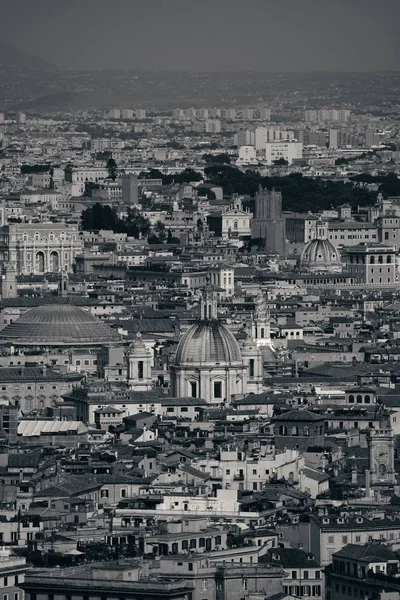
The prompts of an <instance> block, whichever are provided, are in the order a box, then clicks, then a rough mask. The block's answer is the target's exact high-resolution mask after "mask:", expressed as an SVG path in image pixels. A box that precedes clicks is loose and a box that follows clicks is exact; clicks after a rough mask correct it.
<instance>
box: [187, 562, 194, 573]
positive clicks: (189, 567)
mask: <svg viewBox="0 0 400 600" xmlns="http://www.w3.org/2000/svg"><path fill="white" fill-rule="evenodd" d="M188 570H189V571H193V563H189V564H188Z"/></svg>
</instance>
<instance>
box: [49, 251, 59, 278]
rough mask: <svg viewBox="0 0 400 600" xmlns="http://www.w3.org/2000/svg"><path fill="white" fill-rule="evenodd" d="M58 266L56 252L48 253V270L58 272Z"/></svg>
mask: <svg viewBox="0 0 400 600" xmlns="http://www.w3.org/2000/svg"><path fill="white" fill-rule="evenodd" d="M59 268H60V260H59V257H58V252H56V251H54V252H52V253H51V254H50V271H51V272H52V273H58V271H59Z"/></svg>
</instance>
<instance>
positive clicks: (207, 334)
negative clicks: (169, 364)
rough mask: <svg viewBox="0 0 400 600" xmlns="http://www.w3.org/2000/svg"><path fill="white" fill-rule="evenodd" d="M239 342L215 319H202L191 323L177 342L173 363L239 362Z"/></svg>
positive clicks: (240, 360)
mask: <svg viewBox="0 0 400 600" xmlns="http://www.w3.org/2000/svg"><path fill="white" fill-rule="evenodd" d="M241 362H242V357H241V354H240V348H239V344H238V342H237V340H236V338H235V336H234V335H233V333H231V331H229V329H228V328H227V327H226V326H225V325H223V324H222V323H220V322H219V321H217V320H216V319H213V320H209V321H207V320H202V321H199V322H198V323H195V324H194V325H192V327H191V328H190V329H189V330H188V331H187V332H186V333H185V334H184V336H183V337H182V339H181V341H180V342H179V344H178V349H177V351H176V358H175V363H176V364H177V365H185V364H188V363H189V364H190V365H195V364H203V363H210V364H212V365H217V364H219V365H221V364H227V363H228V364H229V363H241Z"/></svg>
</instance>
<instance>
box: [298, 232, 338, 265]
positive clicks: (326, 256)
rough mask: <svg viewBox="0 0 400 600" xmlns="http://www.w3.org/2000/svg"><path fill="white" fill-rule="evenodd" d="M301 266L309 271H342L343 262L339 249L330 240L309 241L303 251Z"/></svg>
mask: <svg viewBox="0 0 400 600" xmlns="http://www.w3.org/2000/svg"><path fill="white" fill-rule="evenodd" d="M300 266H301V267H302V268H303V269H306V270H308V271H340V270H341V268H342V263H341V261H340V255H339V252H338V250H337V249H336V248H335V247H334V246H333V244H331V242H330V241H329V240H325V239H315V240H311V242H308V244H307V245H306V246H305V248H304V250H303V252H302V253H301V258H300Z"/></svg>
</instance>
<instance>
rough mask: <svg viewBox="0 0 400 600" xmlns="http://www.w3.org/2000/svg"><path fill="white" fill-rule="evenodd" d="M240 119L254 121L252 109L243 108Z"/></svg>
mask: <svg viewBox="0 0 400 600" xmlns="http://www.w3.org/2000/svg"><path fill="white" fill-rule="evenodd" d="M242 119H248V120H251V119H254V109H252V108H244V109H243V110H242Z"/></svg>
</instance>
